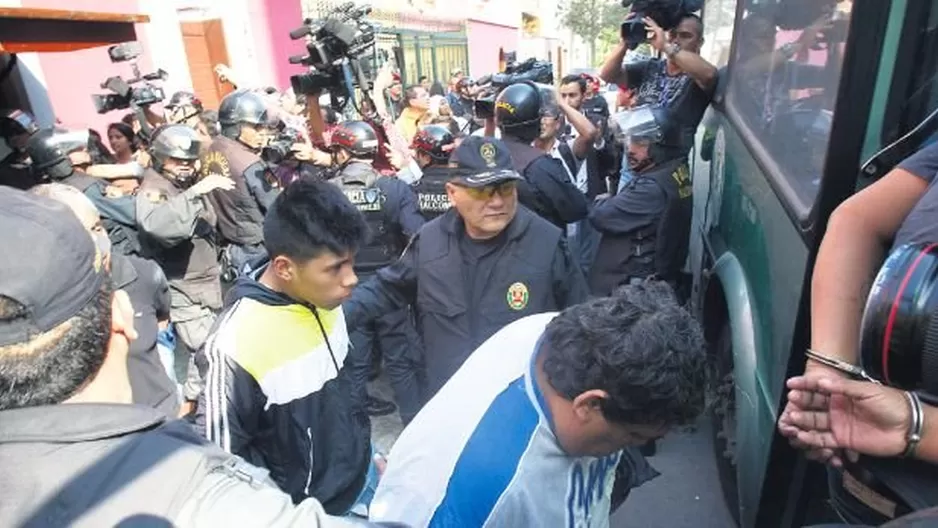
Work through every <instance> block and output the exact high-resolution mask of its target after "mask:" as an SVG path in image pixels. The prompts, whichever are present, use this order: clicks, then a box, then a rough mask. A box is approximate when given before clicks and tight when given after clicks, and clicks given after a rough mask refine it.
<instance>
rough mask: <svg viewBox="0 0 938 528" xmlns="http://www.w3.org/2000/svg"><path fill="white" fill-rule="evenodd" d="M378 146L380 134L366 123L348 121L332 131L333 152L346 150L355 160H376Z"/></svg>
mask: <svg viewBox="0 0 938 528" xmlns="http://www.w3.org/2000/svg"><path fill="white" fill-rule="evenodd" d="M378 146H379V141H378V134H376V133H375V129H374V128H372V126H371V125H369V124H368V123H366V122H364V121H346V122H345V123H342V124H341V125H339V126H338V127H336V129H335V130H333V131H332V147H333V150H334V151H335V150H337V149H342V150H345V151H346V152H348V154H349V156H350V157H351V158H353V159H368V160H371V159H374V158H375V156H376V155H377V154H378Z"/></svg>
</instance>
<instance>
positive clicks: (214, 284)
mask: <svg viewBox="0 0 938 528" xmlns="http://www.w3.org/2000/svg"><path fill="white" fill-rule="evenodd" d="M182 192H183V191H182V189H180V188H179V187H176V186H175V185H174V184H173V183H172V182H171V181H169V180H168V179H167V178H165V177H163V176H161V175H160V174H159V173H158V172H156V171H154V170H153V169H147V170H146V171H145V172H144V173H143V181H142V182H141V183H140V189H139V190H138V191H137V196H138V197H137V199H138V200H150V201H152V202H155V203H159V202H165V201H168V200H170V199H171V198H173V197H175V196H178V195H179V194H181V193H182ZM201 199H202V200H203V202H204V205H205V210H204V211H202V213H201V214H200V215H199V219H198V221H197V222H196V224H195V232H194V233H193V235H192V238H190V239H189V240H186V241H184V242H181V243H179V244H176V245H175V246H172V247H165V246H163V245H162V244H160V243H159V242H157V241H156V240H151V239H150V237H149V236H147V235H146V233H142V234H141V242H142V243H143V253H144V256H145V257H147V258H151V259H153V260H155V261H156V262H157V264H159V265H160V267H162V268H163V272H164V273H165V274H166V279H167V280H168V281H169V285H170V290H171V292H170V293H171V294H172V296H173V297H174V299H173V306H176V305H177V303H178V302H180V301H181V302H183V303H184V304H189V303H192V304H198V305H202V306H206V307H208V308H211V309H215V310H217V309H220V308H221V307H222V302H221V282H220V280H221V279H220V277H221V268H220V267H219V265H218V246H217V244H216V241H215V239H216V232H215V222H216V216H215V212H214V210H213V208H212V205H211V204H210V203H209V202H208V199H207V198H205V197H202V198H201ZM177 296H181V297H182V299H180V300H179V301H177V300H176V297H177Z"/></svg>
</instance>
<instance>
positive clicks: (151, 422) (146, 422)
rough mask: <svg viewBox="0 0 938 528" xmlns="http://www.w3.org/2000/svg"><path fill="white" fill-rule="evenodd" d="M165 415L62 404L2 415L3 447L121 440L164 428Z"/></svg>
mask: <svg viewBox="0 0 938 528" xmlns="http://www.w3.org/2000/svg"><path fill="white" fill-rule="evenodd" d="M166 420H167V418H166V415H165V414H163V413H161V412H159V411H157V410H156V409H152V408H150V407H143V406H139V405H127V404H118V403H63V404H59V405H47V406H40V407H27V408H25V409H11V410H8V411H0V423H2V424H3V427H2V428H0V444H12V443H25V442H48V443H78V442H92V441H95V440H104V439H107V438H118V437H121V436H126V435H128V434H131V433H136V432H139V431H144V430H147V429H152V428H154V427H157V426H159V425H162V424H163V423H165V422H166Z"/></svg>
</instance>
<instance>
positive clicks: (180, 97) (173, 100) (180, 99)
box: [165, 90, 204, 113]
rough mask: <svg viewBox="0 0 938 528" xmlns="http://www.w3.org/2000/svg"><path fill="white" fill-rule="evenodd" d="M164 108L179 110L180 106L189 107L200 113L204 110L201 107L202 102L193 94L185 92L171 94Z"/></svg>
mask: <svg viewBox="0 0 938 528" xmlns="http://www.w3.org/2000/svg"><path fill="white" fill-rule="evenodd" d="M165 106H166V108H169V109H173V108H179V107H180V106H191V107H193V108H195V109H196V110H198V111H199V112H200V113H201V112H202V110H204V107H203V106H202V100H201V99H199V98H198V96H196V95H195V94H194V93H192V92H187V91H185V90H180V91H178V92H176V93H174V94H173V96H172V97H170V98H169V102H167V103H166V105H165Z"/></svg>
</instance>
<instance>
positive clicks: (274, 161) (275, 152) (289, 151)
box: [261, 121, 303, 165]
mask: <svg viewBox="0 0 938 528" xmlns="http://www.w3.org/2000/svg"><path fill="white" fill-rule="evenodd" d="M302 142H303V138H302V137H300V134H299V133H298V132H297V131H296V130H293V129H292V128H289V127H287V126H286V125H285V124H284V123H283V122H282V121H281V122H280V125H279V126H278V127H277V135H276V136H274V137H273V139H271V140H270V141H269V142H268V143H267V145H265V146H264V148H262V149H261V159H262V160H264V162H265V163H269V164H271V165H280V164H281V163H283V162H284V161H286V160H288V159H291V158H292V157H293V145H295V144H297V143H302Z"/></svg>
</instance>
